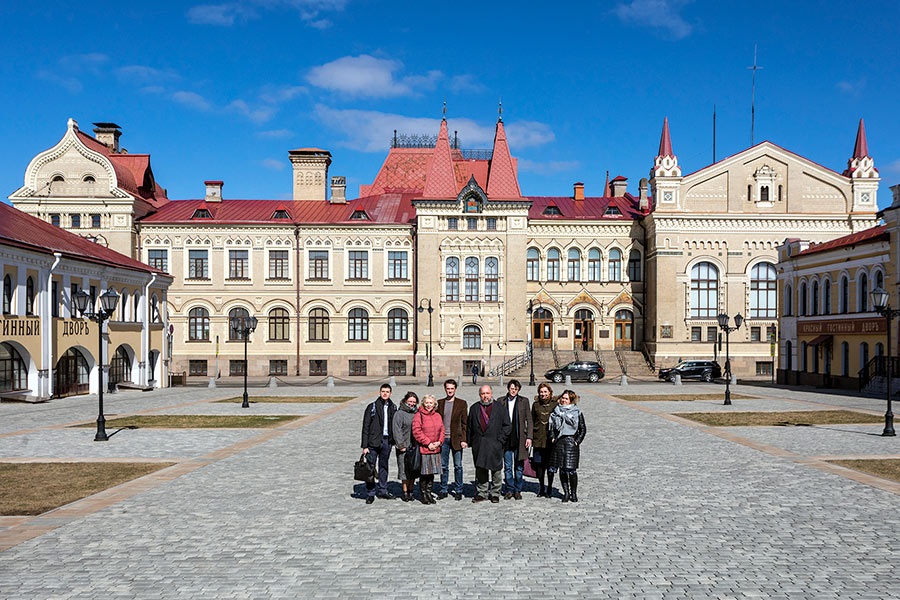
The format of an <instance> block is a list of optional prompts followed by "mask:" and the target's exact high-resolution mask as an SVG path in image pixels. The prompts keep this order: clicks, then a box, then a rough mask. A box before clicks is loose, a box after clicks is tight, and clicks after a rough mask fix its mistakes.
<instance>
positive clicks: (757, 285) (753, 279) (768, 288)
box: [750, 263, 778, 319]
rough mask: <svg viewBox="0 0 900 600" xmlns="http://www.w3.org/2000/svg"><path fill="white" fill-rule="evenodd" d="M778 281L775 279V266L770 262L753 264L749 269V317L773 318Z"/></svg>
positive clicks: (774, 315)
mask: <svg viewBox="0 0 900 600" xmlns="http://www.w3.org/2000/svg"><path fill="white" fill-rule="evenodd" d="M777 289H778V282H777V281H775V266H774V265H772V264H770V263H759V264H756V265H753V268H752V269H751V270H750V318H751V319H774V318H775V317H776V316H777V314H776V312H775V311H776V307H775V298H776V294H777Z"/></svg>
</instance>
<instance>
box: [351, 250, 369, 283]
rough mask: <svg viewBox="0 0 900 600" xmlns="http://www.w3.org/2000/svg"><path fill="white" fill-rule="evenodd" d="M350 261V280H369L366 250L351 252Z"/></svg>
mask: <svg viewBox="0 0 900 600" xmlns="http://www.w3.org/2000/svg"><path fill="white" fill-rule="evenodd" d="M348 261H349V262H348V264H347V266H348V271H347V275H348V277H347V278H348V279H357V280H366V279H368V278H369V253H368V252H366V251H365V250H351V251H350V255H349V257H348Z"/></svg>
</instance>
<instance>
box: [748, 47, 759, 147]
mask: <svg viewBox="0 0 900 600" xmlns="http://www.w3.org/2000/svg"><path fill="white" fill-rule="evenodd" d="M747 68H748V69H750V70H751V71H753V83H752V84H751V86H750V145H751V146H752V145H753V128H754V126H755V125H756V71H758V70H759V69H762V67H760V66H759V65H757V64H756V44H753V66H752V67H747Z"/></svg>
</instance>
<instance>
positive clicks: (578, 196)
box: [572, 181, 584, 201]
mask: <svg viewBox="0 0 900 600" xmlns="http://www.w3.org/2000/svg"><path fill="white" fill-rule="evenodd" d="M574 187H575V191H574V195H573V196H572V198H573V199H574V200H575V201H579V200H584V184H583V183H581V182H580V181H576V182H575V186H574Z"/></svg>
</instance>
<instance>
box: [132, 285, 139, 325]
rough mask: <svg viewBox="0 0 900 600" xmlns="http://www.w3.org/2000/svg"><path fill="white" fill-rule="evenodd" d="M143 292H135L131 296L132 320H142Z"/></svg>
mask: <svg viewBox="0 0 900 600" xmlns="http://www.w3.org/2000/svg"><path fill="white" fill-rule="evenodd" d="M140 315H141V293H140V292H135V293H134V296H132V298H131V320H132V322H135V323H137V322H138V321H140V320H141V318H140Z"/></svg>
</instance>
